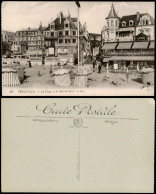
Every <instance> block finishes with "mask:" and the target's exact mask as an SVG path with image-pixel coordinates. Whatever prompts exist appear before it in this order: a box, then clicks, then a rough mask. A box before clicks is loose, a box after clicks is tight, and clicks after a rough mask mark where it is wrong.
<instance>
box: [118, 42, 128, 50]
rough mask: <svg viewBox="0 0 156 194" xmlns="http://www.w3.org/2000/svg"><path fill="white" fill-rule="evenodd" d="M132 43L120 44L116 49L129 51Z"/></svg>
mask: <svg viewBox="0 0 156 194" xmlns="http://www.w3.org/2000/svg"><path fill="white" fill-rule="evenodd" d="M131 46H132V42H121V43H119V45H118V46H117V49H131Z"/></svg>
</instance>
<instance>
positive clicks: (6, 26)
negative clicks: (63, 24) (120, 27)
mask: <svg viewBox="0 0 156 194" xmlns="http://www.w3.org/2000/svg"><path fill="white" fill-rule="evenodd" d="M111 4H112V2H111V1H109V2H106V1H99V2H98V1H90V2H89V1H82V2H81V1H80V5H81V8H80V22H81V24H84V23H85V22H86V23H87V30H88V31H89V32H90V33H101V30H102V28H103V26H104V25H106V20H105V18H106V17H107V15H108V13H109V11H110V8H111ZM113 4H114V7H115V10H116V12H117V13H118V16H119V17H122V16H124V15H131V14H136V12H140V13H149V14H150V15H151V16H153V17H154V16H155V10H154V8H155V3H154V2H141V1H140V2H134V1H133V2H124V1H123V2H119V1H118V2H117V1H114V2H113ZM68 10H69V12H70V15H71V17H77V13H78V12H77V6H76V4H75V1H3V2H2V24H1V25H2V29H3V30H8V31H12V32H15V31H17V30H20V29H24V28H28V27H30V28H37V27H38V26H39V24H40V21H42V25H43V26H47V25H48V22H50V21H51V19H52V18H53V19H56V17H57V14H58V13H59V12H60V11H62V12H63V13H64V15H68Z"/></svg>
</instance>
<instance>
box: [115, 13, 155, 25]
mask: <svg viewBox="0 0 156 194" xmlns="http://www.w3.org/2000/svg"><path fill="white" fill-rule="evenodd" d="M144 15H148V16H149V17H150V21H151V24H154V18H153V17H152V16H150V15H149V14H148V13H142V14H140V13H139V12H138V16H137V14H134V15H126V16H123V17H122V18H121V19H120V22H119V28H122V27H123V26H122V22H123V21H124V22H126V25H125V26H124V27H129V21H131V20H132V21H134V23H133V26H138V25H139V22H140V18H141V17H143V16H144Z"/></svg>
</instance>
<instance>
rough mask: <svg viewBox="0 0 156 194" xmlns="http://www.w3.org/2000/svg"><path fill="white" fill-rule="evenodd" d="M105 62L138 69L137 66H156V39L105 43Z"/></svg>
mask: <svg viewBox="0 0 156 194" xmlns="http://www.w3.org/2000/svg"><path fill="white" fill-rule="evenodd" d="M102 49H103V57H104V59H103V62H104V63H109V65H111V66H113V64H114V63H118V64H119V67H122V66H129V67H130V68H133V69H136V68H137V66H139V67H140V68H143V67H152V68H154V41H128V42H116V43H105V44H104V46H103V48H102Z"/></svg>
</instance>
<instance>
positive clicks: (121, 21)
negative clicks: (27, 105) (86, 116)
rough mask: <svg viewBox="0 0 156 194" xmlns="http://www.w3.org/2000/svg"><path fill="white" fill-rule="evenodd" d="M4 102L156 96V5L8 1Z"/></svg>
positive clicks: (4, 16)
mask: <svg viewBox="0 0 156 194" xmlns="http://www.w3.org/2000/svg"><path fill="white" fill-rule="evenodd" d="M1 10H2V21H1V51H2V52H1V53H2V54H1V59H2V67H1V68H2V69H1V73H2V76H1V77H2V80H1V81H2V82H1V83H2V95H3V96H153V95H154V85H155V83H154V74H155V68H154V62H155V59H154V58H155V56H154V55H155V54H154V53H155V18H154V16H155V2H154V1H153V2H152V1H144V2H141V1H136V2H135V1H133V2H126V1H125V2H124V1H121V2H120V1H115V2H111V1H108V2H107V1H18V2H17V1H3V2H2V7H1Z"/></svg>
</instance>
